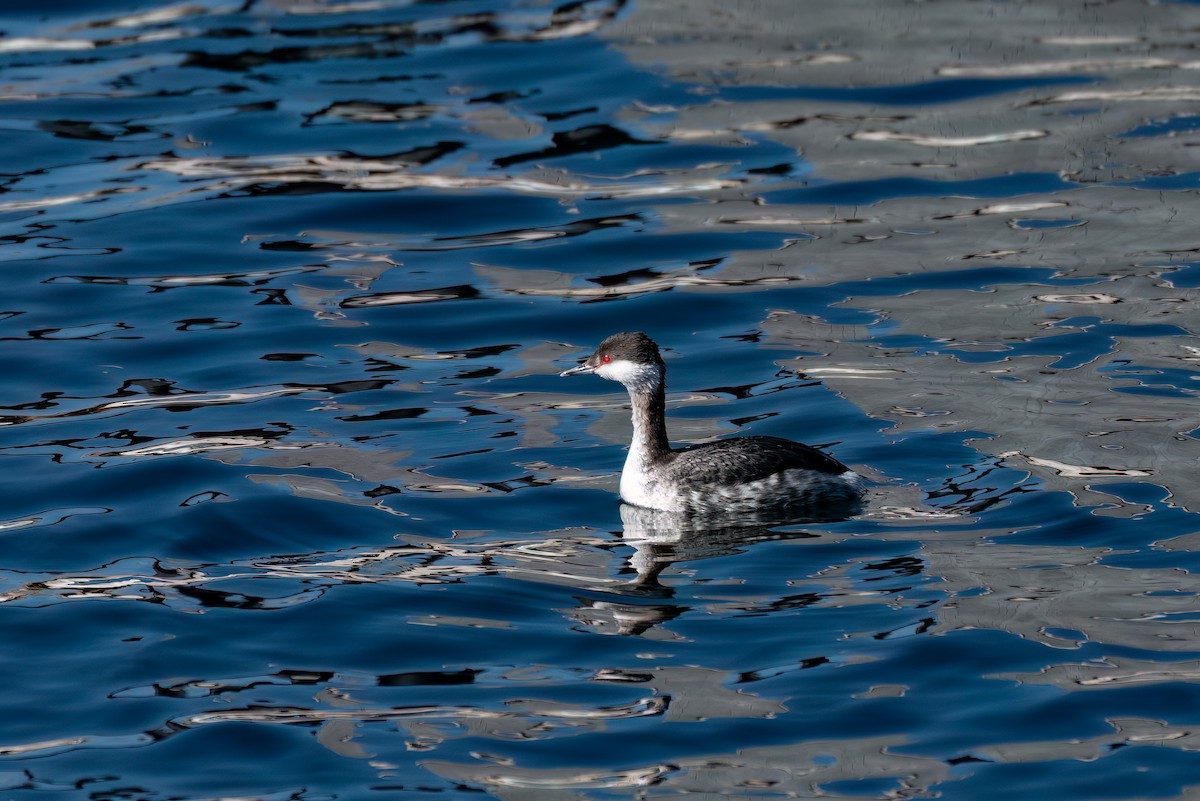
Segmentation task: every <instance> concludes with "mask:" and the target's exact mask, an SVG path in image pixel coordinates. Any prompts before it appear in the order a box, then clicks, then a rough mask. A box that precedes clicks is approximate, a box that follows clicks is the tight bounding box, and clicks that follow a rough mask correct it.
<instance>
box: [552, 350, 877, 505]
mask: <svg viewBox="0 0 1200 801" xmlns="http://www.w3.org/2000/svg"><path fill="white" fill-rule="evenodd" d="M589 373H591V374H595V375H598V376H600V377H601V378H607V379H609V380H610V381H618V382H620V383H621V384H624V385H625V388H626V389H627V390H629V400H630V403H631V404H632V407H633V441H632V443H630V446H629V456H628V457H627V458H626V459H625V468H624V469H623V470H622V471H621V500H623V501H625V502H626V503H629V504H633V505H634V506H641V507H645V508H648V509H660V510H663V511H668V512H682V513H687V514H698V515H714V514H715V515H728V514H746V513H752V514H755V515H762V514H772V515H778V516H781V517H792V516H800V515H809V514H812V513H813V512H814V511H818V510H820V509H822V508H823V507H829V506H837V507H842V508H843V509H847V510H850V509H851V507H855V508H854V509H853V510H852V511H850V513H853V511H856V510H857V509H856V507H857V504H858V503H859V501H860V500H861V497H862V493H863V480H862V478H861V477H860V476H859V475H858V474H857V473H855V472H854V471H852V470H850V469H849V468H848V467H846V466H845V465H844V464H842V463H841V462H839V461H838V460H837V459H834V458H833V457H832V456H829V455H828V454H825V453H822V452H821V451H819V450H817V449H816V448H813V447H810V446H808V445H802V444H801V443H799V442H792V441H791V440H787V439H780V438H779V437H761V436H756V437H734V438H732V439H723V440H718V441H716V442H709V443H704V444H701V445H692V446H691V447H687V448H672V447H671V443H670V441H668V439H667V425H666V419H665V414H666V373H667V367H666V365H665V364H664V363H663V360H662V356H661V355H660V354H659V352H658V345H656V344H655V342H654V340H652V339H650V337H648V336H646V335H645V334H643V333H641V332H640V331H639V332H626V333H621V334H613V335H612V336H610V337H609V338H608V339H606V340H604V341H603V342H601V343H600V347H598V348H597V349H596V352H595V353H593V354H592V355H591V356H589V357H588V358H587V359H586V360H585V361H584V362H583V363H582V364H580V365H579V366H578V367H572V368H571V369H570V370H564V371H563V372H562V373H560V374H559V375H564V376H567V375H585V374H589Z"/></svg>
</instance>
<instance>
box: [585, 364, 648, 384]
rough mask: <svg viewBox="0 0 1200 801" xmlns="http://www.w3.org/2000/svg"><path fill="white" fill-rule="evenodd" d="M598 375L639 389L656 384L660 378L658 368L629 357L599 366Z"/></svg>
mask: <svg viewBox="0 0 1200 801" xmlns="http://www.w3.org/2000/svg"><path fill="white" fill-rule="evenodd" d="M596 375H598V376H600V377H601V378H607V379H608V380H609V381H619V382H621V383H622V384H624V385H625V386H627V387H632V388H634V389H637V388H640V387H648V386H650V385H652V384H654V383H655V381H656V380H657V378H658V370H656V369H655V368H654V367H653V366H651V365H646V364H635V363H634V362H631V361H629V360H628V359H617V360H616V361H614V362H609V363H608V364H602V365H600V366H599V367H597V368H596Z"/></svg>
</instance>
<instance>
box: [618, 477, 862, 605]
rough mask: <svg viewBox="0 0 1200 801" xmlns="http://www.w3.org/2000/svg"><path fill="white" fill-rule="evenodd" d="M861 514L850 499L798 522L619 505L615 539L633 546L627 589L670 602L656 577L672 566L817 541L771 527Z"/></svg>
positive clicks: (804, 534) (858, 505) (793, 518)
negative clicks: (761, 546)
mask: <svg viewBox="0 0 1200 801" xmlns="http://www.w3.org/2000/svg"><path fill="white" fill-rule="evenodd" d="M861 508H862V505H861V503H860V502H859V501H858V500H857V499H850V500H846V501H841V502H838V503H829V504H824V505H822V506H820V507H812V508H810V509H807V510H805V512H806V514H805V515H804V516H803V517H798V516H794V515H793V516H791V517H788V518H786V519H784V518H778V517H768V516H759V517H754V516H747V515H739V516H737V517H736V518H734V517H714V516H703V517H700V516H695V515H686V514H681V513H679V512H664V511H660V510H657V509H643V508H641V507H638V506H630V505H629V504H624V503H623V504H621V523H622V525H623V528H624V531H623V533H622V534H621V538H622V539H623V540H624V541H625V542H626V543H627V544H629V545H631V546H633V549H634V554H633V555H632V556H631V557H630V558H629V566H630V568H631V569H632V570H633V571H635V572H636V573H637V578H636V579H635V580H634V581H632V582H631V585H632V587H634V588H639V589H641V591H642V592H644V593H645V594H647V595H651V594H655V595H657V594H661V595H662V596H664V597H670V595H671V594H672V592H671V590H670V589H669V588H667V587H664V586H663V585H662V584H661V583H660V582H659V580H658V577H659V575H660V574H661V573H662V571H663V570H665V569H666V568H667V567H668V566H670V565H671V564H673V563H675V562H683V561H692V560H696V559H708V558H710V557H713V556H723V555H726V554H730V553H735V552H737V551H738V550H739V549H741V548H743V547H745V546H747V545H751V544H753V543H755V542H761V541H762V540H770V539H781V538H785V537H786V538H789V539H796V538H801V537H815V536H817V535H815V534H811V533H808V532H805V531H795V530H789V531H780V530H778V528H777V527H779V526H784V525H787V526H793V525H803V524H805V523H829V522H834V521H837V520H845V519H846V518H849V517H852V516H853V515H855V514H857V513H858V512H859V511H861Z"/></svg>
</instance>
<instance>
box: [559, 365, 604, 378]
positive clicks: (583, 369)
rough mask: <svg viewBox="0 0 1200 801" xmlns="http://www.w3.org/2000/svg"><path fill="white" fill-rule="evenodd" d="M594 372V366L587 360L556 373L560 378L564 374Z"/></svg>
mask: <svg viewBox="0 0 1200 801" xmlns="http://www.w3.org/2000/svg"><path fill="white" fill-rule="evenodd" d="M594 372H596V368H595V367H593V366H592V365H590V364H588V363H587V362H584V363H582V364H580V365H578V366H576V367H572V368H571V369H570V370H563V371H562V372H561V373H559V374H558V376H559V378H561V377H563V376H565V375H587V374H588V373H594Z"/></svg>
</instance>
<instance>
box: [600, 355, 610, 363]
mask: <svg viewBox="0 0 1200 801" xmlns="http://www.w3.org/2000/svg"><path fill="white" fill-rule="evenodd" d="M600 361H602V362H604V363H605V364H608V363H609V362H611V361H612V356H609V355H608V354H607V353H606V354H604V355H603V356H601V357H600Z"/></svg>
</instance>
